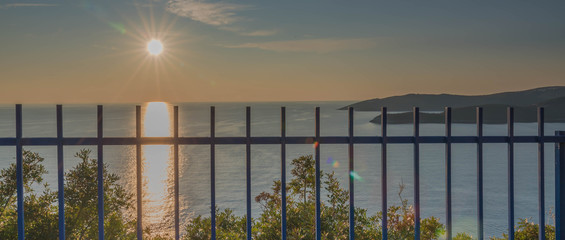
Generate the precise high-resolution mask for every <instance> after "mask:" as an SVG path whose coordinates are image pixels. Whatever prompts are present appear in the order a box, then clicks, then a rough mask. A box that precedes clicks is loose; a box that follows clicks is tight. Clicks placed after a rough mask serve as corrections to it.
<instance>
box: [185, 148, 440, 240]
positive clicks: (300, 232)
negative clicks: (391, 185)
mask: <svg viewBox="0 0 565 240" xmlns="http://www.w3.org/2000/svg"><path fill="white" fill-rule="evenodd" d="M314 164H315V161H314V159H313V157H312V156H311V155H309V156H302V157H299V158H297V159H294V160H292V166H293V169H292V170H291V174H292V178H291V179H290V181H289V183H288V186H287V189H286V191H287V237H288V239H314V238H315V215H314V212H315V170H314ZM321 176H322V180H321V181H322V187H324V189H325V190H326V191H327V193H328V194H327V201H324V202H322V204H321V232H322V238H323V239H348V234H349V227H348V226H349V192H348V191H347V190H345V189H343V188H341V186H340V184H339V181H338V180H337V179H336V177H335V175H334V173H333V172H332V173H323V172H321ZM401 189H403V185H401ZM401 194H402V191H401V192H400V193H399V196H400V197H401V196H402V195H401ZM255 201H256V202H257V203H259V204H260V205H261V208H262V213H261V215H260V216H259V217H258V218H257V219H254V220H253V238H254V239H265V240H270V239H280V238H281V227H280V226H281V217H280V216H281V208H280V206H281V183H280V181H275V182H274V183H273V187H272V192H270V193H267V192H262V193H261V194H259V195H258V196H256V198H255ZM401 202H402V205H401V206H391V207H390V208H389V209H388V212H387V217H388V219H389V220H388V229H389V230H388V236H389V239H393V240H394V239H399V240H400V239H402V240H404V239H414V210H413V208H412V207H411V206H409V205H408V201H407V200H405V199H402V198H401ZM226 213H227V214H226ZM231 213H232V212H231V210H224V211H223V212H221V213H220V214H219V215H218V216H217V219H218V236H223V237H218V238H219V239H241V238H242V237H243V236H245V218H244V217H233V216H232V215H231ZM226 216H230V217H229V218H228V217H226ZM354 219H355V235H356V239H367V240H369V239H380V238H381V235H382V231H381V220H382V213H380V212H379V213H377V214H375V215H371V216H369V215H368V214H367V210H366V209H362V208H355V212H354ZM226 221H228V222H226ZM220 222H222V224H220ZM185 230H186V235H185V236H184V239H210V217H203V216H198V217H196V218H195V219H193V220H192V221H191V223H190V224H188V225H187V226H186V228H185ZM421 230H422V231H421V233H422V239H439V238H440V236H441V235H442V234H443V232H444V226H443V225H442V224H441V223H440V222H439V219H437V218H435V217H430V218H425V219H422V222H421ZM225 232H230V233H233V234H234V236H226V235H220V234H223V233H225Z"/></svg>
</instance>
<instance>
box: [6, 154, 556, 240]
mask: <svg viewBox="0 0 565 240" xmlns="http://www.w3.org/2000/svg"><path fill="white" fill-rule="evenodd" d="M90 154H91V152H90V150H81V151H79V152H78V153H77V154H76V155H75V157H77V158H78V159H80V160H81V161H80V162H79V164H78V165H76V166H75V167H74V168H72V169H70V170H69V171H68V172H67V173H65V232H66V237H67V239H97V238H98V227H97V224H98V217H97V216H98V213H97V182H96V181H94V180H95V179H96V177H97V162H96V159H92V158H90ZM43 161H44V159H43V158H42V157H40V156H39V154H37V153H33V152H30V151H24V152H23V175H24V188H25V193H26V194H25V198H24V204H25V208H24V210H25V213H24V214H25V226H26V238H27V239H56V238H57V236H58V226H57V224H58V211H57V210H58V208H57V192H54V191H51V190H49V188H48V185H47V184H46V183H44V182H43V175H44V174H47V170H46V169H45V167H44V166H43V165H42V162H43ZM314 164H315V161H314V159H313V158H312V156H311V155H309V156H302V157H299V158H297V159H294V160H292V166H293V168H292V170H291V174H292V178H291V179H290V181H289V182H288V185H287V188H286V189H285V191H286V192H287V235H288V239H314V238H315V237H314V236H315V215H314V212H315V200H316V199H315V171H314ZM103 174H104V212H105V222H104V229H105V238H106V239H135V237H136V236H135V224H136V222H135V220H132V219H130V218H129V217H128V216H126V214H125V213H126V212H128V211H130V210H132V208H133V206H132V205H131V202H132V196H131V195H130V194H128V193H127V192H126V191H125V189H124V188H123V187H122V186H120V185H119V184H118V181H119V177H118V176H117V175H115V174H110V173H108V171H107V166H106V165H104V166H103ZM321 176H322V179H321V181H322V187H323V188H324V189H325V190H326V192H327V193H328V194H327V200H326V201H323V202H322V204H321V232H322V238H323V239H338V240H339V239H348V234H349V227H348V226H349V192H348V191H347V190H345V189H343V188H341V186H340V183H339V181H338V180H337V178H336V177H335V175H334V173H333V172H332V173H324V172H321ZM34 185H39V186H41V185H42V186H43V191H42V192H36V189H35V188H34V187H33V186H34ZM281 190H282V189H281V182H280V181H274V183H273V187H272V191H271V192H262V193H260V194H259V195H257V196H256V198H255V201H256V202H257V203H259V204H260V205H261V208H262V212H261V215H260V216H259V217H258V218H257V219H252V223H253V230H252V231H253V236H252V237H253V238H254V239H259V240H261V239H265V240H271V239H280V236H281V227H280V226H281V217H280V216H281ZM403 190H404V185H403V184H402V183H401V184H400V191H399V193H398V197H399V198H400V202H401V204H400V206H390V207H389V208H388V210H387V213H386V214H387V219H388V222H387V228H388V238H389V239H391V240H400V239H402V240H404V239H414V209H413V207H412V206H411V205H409V203H408V200H406V199H403V198H402V192H403ZM216 212H217V215H216V229H217V238H218V239H244V238H245V237H246V217H245V216H236V215H234V214H233V211H232V210H231V209H224V210H222V211H220V210H219V209H217V208H216ZM354 219H355V235H356V238H357V239H362V240H363V239H381V236H382V229H381V223H382V212H378V213H376V214H374V215H369V214H368V213H367V210H366V209H362V208H358V207H357V208H355V212H354ZM420 226H421V228H420V230H421V238H422V239H439V238H441V237H444V234H445V227H444V226H443V224H441V223H440V221H439V219H438V218H436V217H428V218H424V219H421V224H420ZM210 228H211V220H210V217H204V216H198V217H196V218H194V219H192V220H191V221H190V223H189V224H187V225H186V226H185V229H184V230H185V234H184V236H183V239H195V240H204V239H210V237H211V230H210ZM545 231H546V239H548V240H555V227H554V226H552V225H546V229H545ZM16 236H17V213H16V164H11V165H10V166H9V167H8V168H6V169H2V170H0V239H14V238H15V237H16ZM537 236H538V225H537V224H535V223H533V222H531V221H530V220H529V219H520V221H519V222H518V225H517V227H516V231H515V239H517V240H522V239H537ZM152 239H153V240H157V239H166V238H162V237H155V236H153V238H152ZM453 239H454V240H471V239H473V237H472V236H471V235H469V234H467V233H457V235H456V236H455V237H454V238H453ZM490 239H491V240H503V239H508V235H507V234H503V236H502V237H501V238H496V237H491V238H490Z"/></svg>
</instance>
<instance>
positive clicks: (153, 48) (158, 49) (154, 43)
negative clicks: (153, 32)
mask: <svg viewBox="0 0 565 240" xmlns="http://www.w3.org/2000/svg"><path fill="white" fill-rule="evenodd" d="M147 51H149V54H151V55H153V56H157V55H159V54H161V53H162V52H163V43H161V41H159V40H156V39H153V40H151V41H149V43H147Z"/></svg>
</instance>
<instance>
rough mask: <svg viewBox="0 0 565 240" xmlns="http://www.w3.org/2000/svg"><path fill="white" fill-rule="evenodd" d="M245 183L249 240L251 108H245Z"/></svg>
mask: <svg viewBox="0 0 565 240" xmlns="http://www.w3.org/2000/svg"><path fill="white" fill-rule="evenodd" d="M245 138H246V139H245V181H246V186H247V187H246V188H247V194H246V200H247V240H251V227H252V226H251V223H252V222H251V107H249V106H248V107H246V108H245Z"/></svg>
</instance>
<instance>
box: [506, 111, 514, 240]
mask: <svg viewBox="0 0 565 240" xmlns="http://www.w3.org/2000/svg"><path fill="white" fill-rule="evenodd" d="M507 115H508V116H507V117H508V121H507V123H508V239H510V240H513V239H514V108H512V107H509V108H508V110H507Z"/></svg>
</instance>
